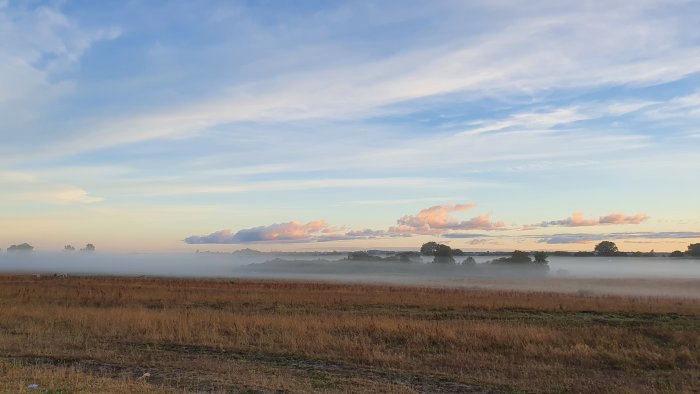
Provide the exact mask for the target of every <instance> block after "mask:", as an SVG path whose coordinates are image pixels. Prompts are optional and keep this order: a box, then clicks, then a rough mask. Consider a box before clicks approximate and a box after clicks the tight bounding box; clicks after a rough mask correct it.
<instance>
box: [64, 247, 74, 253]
mask: <svg viewBox="0 0 700 394" xmlns="http://www.w3.org/2000/svg"><path fill="white" fill-rule="evenodd" d="M74 250H75V247H74V246H73V245H66V246H64V247H63V251H64V252H72V251H74Z"/></svg>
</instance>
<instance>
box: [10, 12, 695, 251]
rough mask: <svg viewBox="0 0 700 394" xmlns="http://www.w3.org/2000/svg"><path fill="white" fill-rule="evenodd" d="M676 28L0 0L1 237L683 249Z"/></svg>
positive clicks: (685, 37) (686, 39) (690, 151)
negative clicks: (605, 243) (608, 241)
mask: <svg viewBox="0 0 700 394" xmlns="http://www.w3.org/2000/svg"><path fill="white" fill-rule="evenodd" d="M698 16H700V3H698V2H696V1H644V0H642V1H635V2H627V1H606V2H603V1H592V2H579V3H576V4H574V3H561V2H554V1H537V2H531V1H527V2H526V1H508V2H506V1H503V2H502V1H434V2H408V1H396V2H392V1H381V2H371V1H356V2H328V1H309V2H302V1H295V2H282V1H279V2H216V1H212V2H207V1H198V2H185V1H182V2H178V1H163V2H158V1H143V2H141V1H123V2H107V1H104V2H89V1H55V2H35V1H30V2H26V1H22V2H20V1H9V2H8V1H0V136H1V137H2V140H1V141H2V142H1V143H0V182H2V184H3V185H4V186H3V192H2V194H0V242H2V243H4V244H7V245H10V244H13V243H19V242H25V241H26V242H30V243H32V244H34V245H36V246H37V247H38V248H42V249H48V250H52V249H56V248H59V247H61V246H62V245H64V244H66V243H75V244H79V245H80V244H84V243H87V242H93V243H95V244H96V245H98V247H101V248H102V249H106V250H194V249H214V250H229V249H237V248H240V247H243V246H242V245H245V246H251V245H252V247H255V248H258V249H266V250H270V249H275V250H280V249H292V250H296V249H335V248H337V249H347V248H350V249H353V248H369V247H385V248H393V247H395V248H410V247H414V246H417V245H420V243H422V242H424V241H426V240H430V239H437V240H440V241H441V242H448V243H450V244H451V245H453V246H456V247H462V248H464V249H475V250H482V249H483V250H494V249H512V248H526V249H537V248H544V249H586V250H587V249H590V248H592V243H593V242H595V241H596V240H598V239H601V238H605V237H609V238H614V239H616V242H618V243H619V244H621V245H623V246H624V248H626V249H629V250H649V249H654V248H656V249H657V250H670V249H676V248H681V249H684V247H685V245H687V244H688V243H690V242H694V241H695V242H696V241H697V240H698V239H700V233H699V232H700V204H699V203H698V202H697V201H698V199H697V196H698V194H699V192H700V185H699V184H698V182H697V181H695V179H696V178H697V173H698V169H700V154H698V148H699V147H700V122H699V121H700V73H699V72H700V29H697V26H696V25H697V17H698ZM579 213H580V215H579ZM553 222H556V223H559V224H557V225H542V224H544V223H553ZM186 239H187V240H188V242H190V243H192V244H190V243H187V242H184V240H186ZM212 242H213V244H209V243H212ZM202 243H206V244H207V245H205V246H203V245H202Z"/></svg>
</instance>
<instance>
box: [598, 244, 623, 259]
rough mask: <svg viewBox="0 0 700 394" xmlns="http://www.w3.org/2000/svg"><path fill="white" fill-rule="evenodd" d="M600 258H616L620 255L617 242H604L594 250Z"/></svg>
mask: <svg viewBox="0 0 700 394" xmlns="http://www.w3.org/2000/svg"><path fill="white" fill-rule="evenodd" d="M593 250H594V251H595V252H596V253H597V254H598V256H616V255H618V254H619V253H620V251H619V250H618V249H617V245H615V242H610V241H603V242H601V243H599V244H598V245H596V246H595V249H593Z"/></svg>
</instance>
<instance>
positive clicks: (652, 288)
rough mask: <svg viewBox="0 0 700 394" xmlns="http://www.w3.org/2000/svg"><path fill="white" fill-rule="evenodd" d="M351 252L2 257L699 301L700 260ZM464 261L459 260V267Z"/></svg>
mask: <svg viewBox="0 0 700 394" xmlns="http://www.w3.org/2000/svg"><path fill="white" fill-rule="evenodd" d="M346 256H347V255H346V254H343V253H338V254H328V253H324V254H313V253H309V254H302V253H259V252H253V253H247V252H244V253H241V252H237V253H191V254H190V253H168V254H162V253H101V252H94V253H78V252H71V253H65V252H63V253H38V252H33V253H2V254H0V272H9V273H31V274H44V275H46V274H69V275H78V274H87V275H129V276H132V275H133V276H138V275H147V276H174V277H220V278H270V279H295V280H320V281H349V282H365V283H392V284H407V285H428V286H450V287H453V286H457V287H464V286H466V287H488V288H512V289H518V290H541V291H576V292H581V293H583V294H589V293H598V292H602V293H625V294H643V295H674V296H689V297H698V298H700V260H692V259H673V258H668V257H561V256H551V257H549V259H548V260H549V271H548V272H547V271H543V270H538V271H532V270H529V269H527V268H525V269H523V268H520V267H518V265H517V264H513V265H508V266H503V265H502V266H498V267H494V266H491V265H488V264H485V263H487V262H488V261H489V260H491V259H493V258H494V257H487V256H476V257H475V260H476V262H477V264H476V265H475V266H471V267H468V266H462V265H459V264H457V265H455V264H432V263H430V261H431V259H432V258H430V257H424V258H423V260H424V262H423V263H418V262H413V263H407V262H387V261H347V260H344V259H345V257H346ZM463 259H464V257H458V258H457V261H458V262H461V260H463Z"/></svg>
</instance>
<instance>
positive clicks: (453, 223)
mask: <svg viewBox="0 0 700 394" xmlns="http://www.w3.org/2000/svg"><path fill="white" fill-rule="evenodd" d="M474 208H476V205H475V204H442V205H435V206H432V207H429V208H425V209H422V210H420V211H419V212H418V213H417V214H415V215H404V216H402V217H400V218H399V219H398V220H397V221H396V222H397V225H396V226H391V227H389V228H388V229H387V230H374V229H364V230H350V231H344V230H343V228H341V227H333V226H330V225H329V224H328V223H326V222H325V221H324V220H317V221H312V222H308V223H306V224H303V223H301V222H298V221H292V222H287V223H276V224H271V225H268V226H258V227H253V228H247V229H241V230H239V231H237V232H235V233H234V232H233V231H231V230H220V231H216V232H214V233H211V234H208V235H193V236H190V237H187V238H185V239H184V242H185V243H188V244H245V243H275V242H278V243H279V242H282V243H285V242H298V243H305V242H328V241H343V240H357V239H375V238H391V237H412V236H417V235H432V236H438V237H442V238H451V239H461V238H470V239H472V240H471V241H470V242H471V244H475V245H476V244H483V243H485V242H487V240H484V239H483V238H497V237H498V235H490V234H484V233H481V232H480V233H474V232H472V231H474V230H478V231H491V232H494V231H507V230H509V229H511V230H512V229H515V228H508V227H507V226H506V225H505V223H504V222H502V221H496V222H494V221H492V220H491V214H485V215H478V216H475V217H472V218H470V219H467V220H458V219H456V218H455V217H453V214H456V213H463V212H466V211H470V210H472V209H474ZM647 219H648V216H647V215H646V214H642V213H639V214H636V215H631V216H630V215H625V214H623V213H612V214H609V215H606V216H601V217H599V218H597V219H585V218H584V217H583V214H581V213H574V214H573V215H572V216H571V217H570V218H567V219H564V220H557V221H549V222H542V224H540V225H537V226H536V227H537V228H544V227H550V226H561V227H580V226H586V227H591V226H612V225H630V224H632V225H633V224H640V223H642V222H644V221H645V220H647ZM532 227H533V226H530V227H528V228H527V229H532ZM622 234H624V233H616V234H612V235H611V236H618V237H619V236H621V235H622ZM638 234H653V233H633V235H632V236H631V238H638V236H637V235H638ZM659 234H668V235H669V238H677V237H678V236H680V235H683V234H688V233H680V232H679V233H659ZM532 237H541V239H540V240H539V241H538V242H540V243H560V244H567V243H582V242H587V241H588V240H594V239H597V237H603V238H604V237H605V234H588V235H586V234H581V235H578V236H577V235H571V234H558V235H550V236H544V235H542V236H538V235H534V234H533V235H529V236H528V237H526V238H532ZM504 238H516V236H511V235H505V236H504ZM650 238H661V237H654V236H653V235H651V236H650Z"/></svg>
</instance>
